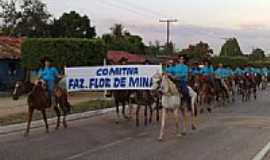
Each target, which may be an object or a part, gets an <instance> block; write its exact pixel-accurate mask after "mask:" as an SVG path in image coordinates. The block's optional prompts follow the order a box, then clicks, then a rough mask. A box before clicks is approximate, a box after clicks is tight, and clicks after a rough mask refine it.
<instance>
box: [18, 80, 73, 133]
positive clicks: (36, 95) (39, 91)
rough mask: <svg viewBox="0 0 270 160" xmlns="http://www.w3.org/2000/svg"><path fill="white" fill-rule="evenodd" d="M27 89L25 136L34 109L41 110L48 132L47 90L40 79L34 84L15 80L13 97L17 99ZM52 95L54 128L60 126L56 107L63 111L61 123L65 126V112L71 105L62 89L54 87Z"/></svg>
mask: <svg viewBox="0 0 270 160" xmlns="http://www.w3.org/2000/svg"><path fill="white" fill-rule="evenodd" d="M28 87H29V88H28ZM30 88H31V89H30ZM29 90H30V94H29V95H28V98H27V103H28V121H27V128H26V132H25V136H28V134H29V131H30V125H31V121H32V116H33V113H34V110H39V111H41V113H42V115H43V120H44V122H45V127H46V132H47V133H48V132H49V126H48V123H47V116H46V109H48V108H50V107H51V102H50V98H49V96H48V92H47V91H46V88H45V87H44V84H43V83H42V82H41V81H39V82H38V83H37V84H36V85H34V84H31V85H29V82H28V83H23V82H17V83H16V86H15V89H14V92H13V99H14V100H18V99H19V97H20V96H21V95H22V94H24V93H27V92H28V91H29ZM54 97H55V98H54V99H55V106H54V110H55V112H56V115H57V118H58V120H57V125H56V129H58V128H59V126H60V116H61V115H60V111H59V109H58V107H60V108H61V109H62V111H63V112H64V119H63V125H64V127H67V124H66V119H65V117H66V114H67V113H68V112H69V111H70V109H71V105H70V104H69V103H68V101H67V94H66V92H65V91H64V90H63V89H61V88H58V87H56V89H55V92H54Z"/></svg>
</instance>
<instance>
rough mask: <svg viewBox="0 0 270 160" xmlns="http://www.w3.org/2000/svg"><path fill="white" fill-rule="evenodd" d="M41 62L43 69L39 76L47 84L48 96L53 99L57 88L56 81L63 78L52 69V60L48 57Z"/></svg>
mask: <svg viewBox="0 0 270 160" xmlns="http://www.w3.org/2000/svg"><path fill="white" fill-rule="evenodd" d="M41 62H42V64H43V68H41V69H40V70H39V72H38V76H39V78H40V79H42V80H44V81H45V82H46V85H47V90H48V95H49V97H50V99H51V98H52V94H53V91H54V88H55V84H56V80H57V78H60V77H61V76H60V75H59V73H58V71H57V69H56V68H55V67H51V60H50V59H49V58H48V57H45V58H44V59H43V60H42V61H41Z"/></svg>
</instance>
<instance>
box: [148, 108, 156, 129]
mask: <svg viewBox="0 0 270 160" xmlns="http://www.w3.org/2000/svg"><path fill="white" fill-rule="evenodd" d="M154 105H155V104H149V110H150V115H149V116H150V117H149V123H150V124H151V123H152V116H153V107H154Z"/></svg>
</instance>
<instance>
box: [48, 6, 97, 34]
mask: <svg viewBox="0 0 270 160" xmlns="http://www.w3.org/2000/svg"><path fill="white" fill-rule="evenodd" d="M50 32H51V33H50V34H51V36H52V37H54V38H59V37H69V38H94V37H95V36H96V31H95V27H91V26H90V19H89V18H88V17H87V16H86V15H84V16H81V15H80V14H78V13H77V12H75V11H71V12H70V13H64V14H63V15H62V16H61V17H60V18H59V19H55V20H54V22H53V24H51V25H50Z"/></svg>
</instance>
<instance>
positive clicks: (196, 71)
mask: <svg viewBox="0 0 270 160" xmlns="http://www.w3.org/2000/svg"><path fill="white" fill-rule="evenodd" d="M190 72H191V74H193V75H197V74H200V73H201V71H200V68H199V67H192V68H191V69H190Z"/></svg>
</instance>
